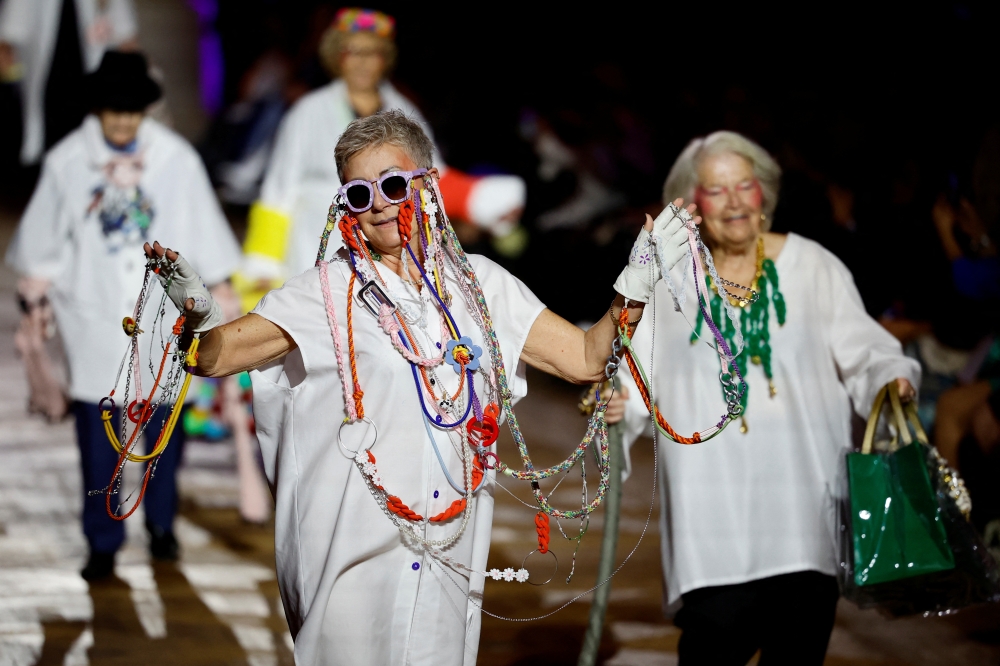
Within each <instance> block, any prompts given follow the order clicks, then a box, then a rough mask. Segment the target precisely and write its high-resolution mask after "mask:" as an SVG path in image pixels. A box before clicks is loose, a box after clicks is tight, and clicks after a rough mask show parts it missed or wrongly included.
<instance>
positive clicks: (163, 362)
mask: <svg viewBox="0 0 1000 666" xmlns="http://www.w3.org/2000/svg"><path fill="white" fill-rule="evenodd" d="M155 275H160V276H162V277H163V279H164V281H165V284H164V285H163V288H162V290H161V291H162V294H161V296H160V299H159V302H158V303H157V307H156V312H155V314H154V316H153V322H152V324H151V326H150V330H149V332H148V333H146V332H145V331H143V330H142V329H141V328H139V322H141V321H142V320H143V314H144V313H145V311H146V309H147V306H148V305H149V302H150V300H151V294H152V286H153V284H154V283H155V282H157V280H155V279H151V278H153V276H155ZM173 276H174V264H173V262H171V261H170V260H168V259H166V258H165V257H163V258H152V259H149V260H148V261H147V262H146V272H145V275H144V276H143V281H142V289H141V290H140V292H139V298H138V299H137V300H136V304H135V309H134V310H133V313H132V316H130V317H125V318H124V319H123V320H122V329H123V330H124V332H125V335H126V336H128V338H129V341H128V348H127V349H126V352H125V355H124V357H123V358H122V362H121V364H120V365H119V366H118V373H117V374H116V376H115V384H114V388H113V389H112V390H111V392H110V393H109V394H108V395H107V396H106V397H105V398H103V399H102V400H101V403H100V406H99V408H100V412H101V420H102V421H103V423H104V432H105V434H106V435H107V437H108V441H109V442H110V443H111V445H112V446H113V447H114V449H115V451H117V452H118V462H117V464H116V465H115V470H114V472H113V474H112V475H111V481H110V483H109V484H108V485H107V486H106V487H105V488H102V489H100V490H93V491H90V492H89V494H90V495H99V494H104V495H105V496H106V502H105V508H106V510H107V512H108V515H109V516H110V517H111V518H113V519H114V520H125V519H126V518H128V517H129V516H131V515H132V514H133V513H135V511H136V509H138V508H139V504H140V503H141V502H142V498H143V497H144V496H145V494H146V487H147V486H148V484H149V480H150V479H151V478H152V477H153V474H155V470H156V463H157V461H158V460H159V457H160V455H162V454H163V452H164V450H166V448H167V445H168V444H169V443H170V437H171V435H172V434H173V432H174V428H175V427H176V426H177V421H178V420H179V418H180V415H181V411H182V409H183V407H184V398H185V396H186V395H187V391H188V387H189V386H190V384H191V374H190V373H189V372H185V370H186V369H188V368H192V367H194V366H195V365H196V364H197V358H198V337H197V336H195V337H194V338H193V339H192V340H191V343H190V345H189V346H188V349H187V350H184V349H181V347H180V341H181V337H182V335H183V333H184V322H185V317H184V315H183V314H181V315H179V316H178V317H177V319H176V320H175V321H174V323H173V325H169V324H168V323H167V319H166V316H167V302H168V297H167V290H168V289H169V286H170V282H171V281H172V279H173ZM143 334H146V335H147V336H148V339H149V349H148V355H147V359H146V362H147V364H148V369H149V371H150V373H151V374H152V376H153V377H154V378H155V379H154V381H153V385H152V386H151V387H150V389H149V391H148V392H144V391H143V389H142V374H143V367H142V359H141V355H140V351H141V345H140V336H141V335H143ZM157 341H158V342H159V344H158V346H159V362H158V363H156V362H155V361H154V359H155V358H156V353H155V351H154V348H155V347H156V346H157ZM123 375H124V387H123V389H124V390H123V391H122V393H120V394H118V396H119V399H120V400H121V403H122V410H121V420H120V424H119V429H118V432H116V431H115V426H114V424H113V423H112V421H113V420H114V411H115V409H116V402H115V395H116V392H117V391H118V389H119V387H122V384H123ZM165 406H170V409H169V411H168V412H167V413H166V415H165V416H164V417H163V418H162V419H161V421H160V423H159V424H154V431H155V430H156V429H157V428H158V429H159V433H158V434H157V436H156V440H155V443H154V445H153V446H152V450H151V451H150V452H149V453H148V454H145V455H142V454H139V453H137V452H136V450H135V449H136V445H137V444H138V443H139V440H140V439H141V438H142V436H143V435H144V434H146V431H147V429H148V428H149V426H150V425H151V424H153V422H154V421H155V420H156V419H155V415H156V414H157V412H158V410H159V409H160V408H161V407H165ZM130 462H135V463H143V462H145V463H148V464H147V465H146V470H145V472H144V473H143V476H142V484H141V486H140V488H139V491H138V497H136V499H135V502H133V504H132V506H131V508H129V509H128V510H127V511H125V512H124V513H122V511H123V509H124V506H125V504H126V503H127V502H128V501H129V500H130V499H131V497H132V493H130V494H129V495H128V496H126V497H125V498H123V499H122V500H121V501H120V502H119V503H118V504H117V505H115V506H113V505H112V495H119V493H120V491H121V486H122V483H123V480H124V473H125V466H126V464H127V463H130Z"/></svg>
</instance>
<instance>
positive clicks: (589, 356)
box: [521, 294, 646, 384]
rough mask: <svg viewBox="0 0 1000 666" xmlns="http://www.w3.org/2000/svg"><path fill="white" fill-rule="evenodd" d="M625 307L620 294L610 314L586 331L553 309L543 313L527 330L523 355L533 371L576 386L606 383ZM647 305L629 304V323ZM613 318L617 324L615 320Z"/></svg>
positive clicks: (635, 318) (637, 317)
mask: <svg viewBox="0 0 1000 666" xmlns="http://www.w3.org/2000/svg"><path fill="white" fill-rule="evenodd" d="M623 305H625V297H624V296H622V295H621V294H618V296H617V297H616V298H615V301H614V304H613V305H612V306H611V313H610V314H605V315H604V316H603V317H601V319H600V321H598V322H597V323H596V324H594V325H593V326H591V327H590V328H589V329H588V330H587V331H586V332H584V331H583V329H581V328H578V327H577V326H574V325H573V324H571V323H569V322H568V321H566V320H565V319H563V318H562V317H560V316H559V315H557V314H556V313H554V312H552V310H548V309H546V310H542V313H541V314H540V315H538V318H537V319H535V323H534V324H532V325H531V330H530V331H528V338H527V340H525V342H524V351H523V352H521V354H522V356H523V357H524V360H525V362H526V363H527V364H528V365H530V366H531V367H533V368H538V369H539V370H543V371H545V372H547V373H549V374H550V375H555V376H556V377H561V378H562V379H565V380H566V381H569V382H573V383H575V384H589V383H592V382H597V381H603V380H604V366H605V364H606V363H607V361H608V356H610V355H611V344H612V342H613V341H614V339H615V338H616V337H617V336H618V326H617V323H616V322H617V321H618V315H619V314H620V313H621V310H622V306H623ZM645 305H646V304H645V303H635V302H630V303H629V308H628V311H629V316H628V317H629V321H632V322H635V321H638V319H639V317H641V316H642V308H643V307H644V306H645ZM612 317H614V321H612V319H611V318H612Z"/></svg>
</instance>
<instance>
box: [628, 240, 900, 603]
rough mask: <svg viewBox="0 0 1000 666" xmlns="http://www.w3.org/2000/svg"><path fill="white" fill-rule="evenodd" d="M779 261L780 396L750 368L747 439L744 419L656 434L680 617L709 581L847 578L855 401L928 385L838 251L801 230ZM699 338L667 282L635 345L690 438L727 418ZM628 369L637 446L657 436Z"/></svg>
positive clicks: (666, 566)
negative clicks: (838, 533)
mask: <svg viewBox="0 0 1000 666" xmlns="http://www.w3.org/2000/svg"><path fill="white" fill-rule="evenodd" d="M775 267H776V268H777V271H778V278H779V282H780V287H781V291H782V293H783V294H784V296H785V301H786V303H787V306H788V313H787V321H786V323H785V325H784V326H778V323H777V318H776V317H775V315H774V312H773V310H772V312H771V318H770V325H769V330H770V334H771V350H772V352H771V354H772V369H773V374H774V385H775V388H776V389H777V395H776V396H775V397H773V398H771V397H769V394H768V393H769V392H768V384H767V379H766V377H765V376H764V372H763V370H762V369H761V367H760V366H759V365H754V364H752V363H749V364H748V366H749V370H748V373H747V375H748V376H747V378H746V379H747V383H748V384H749V386H750V395H749V402H748V405H747V411H746V420H747V424H748V426H749V431H748V432H747V433H746V434H742V433H740V430H739V425H740V423H739V421H738V420H737V421H736V422H735V423H733V424H732V425H730V426H729V428H728V429H727V430H726V431H725V432H723V433H722V434H721V435H720V436H718V437H716V438H715V439H712V440H710V441H707V442H704V443H702V444H695V445H687V446H686V445H681V444H675V443H673V442H670V441H668V440H666V439H665V438H663V437H662V436H658V439H657V441H658V442H659V446H660V448H659V451H660V461H661V469H660V476H659V479H660V481H661V482H662V488H661V500H662V506H661V512H660V533H661V535H662V543H663V554H662V557H663V571H664V578H665V587H666V598H665V605H667V606H669V607H671V608H672V609H675V608H677V607H678V601H679V597H680V595H681V594H684V593H686V592H689V591H691V590H695V589H699V588H702V587H709V586H715V585H729V584H735V583H743V582H747V581H751V580H756V579H759V578H765V577H768V576H776V575H780V574H786V573H792V572H796V571H819V572H822V573H825V574H830V575H835V574H836V572H837V568H836V567H837V548H836V540H835V526H836V519H835V518H836V514H835V512H836V507H837V496H838V493H840V492H841V487H840V483H841V482H842V480H843V478H844V477H843V474H844V454H845V453H847V451H848V449H849V447H850V446H851V410H852V405H853V409H854V411H856V412H857V413H858V414H860V415H862V416H865V417H867V414H868V410H869V409H870V406H871V403H872V400H873V399H874V397H875V394H876V392H877V391H878V389H879V388H880V387H881V386H883V385H884V384H886V383H888V382H890V381H892V380H893V379H895V378H897V377H905V378H907V379H909V380H910V382H911V383H912V384H913V385H914V386H917V385H919V379H920V369H919V366H918V364H917V362H916V361H914V360H912V359H909V358H907V357H905V356H904V355H903V352H902V349H901V348H900V345H899V342H897V341H896V339H895V338H894V337H892V336H891V335H890V334H889V333H888V332H887V331H886V330H885V329H884V328H882V327H881V326H879V325H878V323H877V322H875V320H873V319H872V318H871V317H870V316H868V314H867V312H865V309H864V306H863V304H862V302H861V297H860V295H859V294H858V291H857V288H856V287H855V286H854V281H853V279H852V278H851V274H850V272H849V271H848V270H847V268H846V267H845V266H844V265H843V264H842V263H841V262H840V261H839V260H838V259H837V258H836V257H835V256H834V255H833V254H831V253H830V252H828V251H827V250H825V249H823V248H822V247H821V246H820V245H819V244H817V243H815V242H813V241H811V240H807V239H805V238H803V237H801V236H797V235H795V234H789V236H788V240H787V242H786V243H785V246H784V248H783V250H782V252H781V254H780V255H779V256H778V258H777V260H776V261H775ZM679 270H680V269H679V268H676V269H675V273H674V278H675V282H676V283H677V284H679V283H680V278H681V274H680V272H679ZM687 284H688V289H687V292H688V298H687V303H686V305H685V306H684V311H685V312H688V313H693V312H696V308H697V305H696V303H695V300H694V296H693V294H692V292H693V289H691V288H690V287H691V278H690V277H688V280H687ZM654 315H655V322H656V340H655V345H653V349H652V352H654V353H655V358H654V360H653V362H652V363H650V353H651V346H650V342H651V340H650V337H651V336H650V333H651V330H652V327H653V321H654ZM702 330H703V332H704V335H706V336H709V339H710V336H711V333H710V331H709V330H708V328H707V327H703V329H702ZM690 336H691V326H690V324H689V323H688V322H687V321H686V320H685V318H684V317H681V316H680V315H678V314H677V313H675V312H674V311H673V304H672V301H671V298H670V293H669V291H668V290H667V287H666V284H665V283H664V282H662V281H661V282H660V283H659V284H658V285H657V288H656V300H655V311H654V309H653V308H651V307H649V306H647V307H646V311H645V314H644V316H643V318H642V322H641V323H640V325H639V327H638V330H637V331H636V334H635V338H634V343H635V348H636V350H637V353H638V356H639V359H640V361H641V363H642V364H643V366H644V367H645V368H646V369H647V373H648V375H649V376H650V377H652V380H651V381H652V382H653V395H654V398H655V400H656V402H657V404H659V407H660V411H661V412H662V413H663V415H664V417H665V418H666V419H667V420H668V421H669V422H670V424H671V425H672V426H673V427H674V428H675V429H676V430H677V431H678V432H680V433H681V434H685V435H688V434H690V433H691V432H693V431H695V430H699V429H702V428H705V427H708V426H709V425H711V424H714V423H716V422H717V421H718V419H719V416H720V415H721V414H723V413H724V412H725V403H724V401H723V398H722V391H721V389H720V387H719V377H718V375H719V362H718V357H717V355H716V354H715V352H714V351H713V350H712V349H710V348H709V347H707V346H706V345H704V344H701V343H700V342H699V343H697V344H692V343H691V342H690V341H689V340H690ZM625 367H626V366H625V365H624V364H623V365H622V368H625ZM621 374H622V376H623V377H624V381H625V385H626V386H628V387H629V390H630V392H631V393H630V396H629V402H628V407H627V412H626V419H625V422H626V427H627V434H626V443H627V444H629V445H631V444H632V443H633V442H634V441H635V439H636V438H637V437H639V435H640V434H643V433H644V434H646V435H647V436H648V435H650V434H651V423H650V418H649V414H648V412H646V410H645V407H644V406H643V403H642V399H641V398H640V397H639V393H638V391H637V390H636V389H635V386H634V384H633V383H632V379H631V377H630V376H628V375H629V373H628V372H622V373H621Z"/></svg>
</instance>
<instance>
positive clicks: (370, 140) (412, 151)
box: [333, 109, 434, 182]
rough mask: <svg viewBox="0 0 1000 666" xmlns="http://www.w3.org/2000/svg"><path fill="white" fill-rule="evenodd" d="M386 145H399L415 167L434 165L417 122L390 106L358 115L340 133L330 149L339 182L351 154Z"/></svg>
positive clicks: (429, 146) (428, 145)
mask: <svg viewBox="0 0 1000 666" xmlns="http://www.w3.org/2000/svg"><path fill="white" fill-rule="evenodd" d="M385 144H389V145H391V146H396V147H398V148H402V149H403V150H404V151H405V152H406V154H407V155H409V156H410V159H411V160H413V161H414V162H415V163H416V165H417V166H418V167H421V168H423V169H430V168H432V167H433V166H434V145H433V144H431V140H430V139H429V138H427V133H426V132H424V129H423V128H422V127H421V126H420V123H418V122H416V121H415V120H413V119H412V118H408V117H407V116H406V114H405V113H403V112H402V111H400V110H398V109H390V110H388V111H379V112H378V113H376V114H375V115H373V116H368V117H367V118H358V119H357V120H355V121H353V122H352V123H351V124H350V125H348V126H347V129H345V130H344V133H343V134H341V135H340V139H339V140H338V141H337V147H336V149H334V151H333V156H334V159H336V161H337V176H339V177H340V181H341V182H343V181H344V166H345V165H346V164H347V162H348V161H350V159H351V158H352V157H354V156H355V155H357V154H358V153H360V152H362V151H364V150H367V149H369V148H377V147H379V146H382V145H385Z"/></svg>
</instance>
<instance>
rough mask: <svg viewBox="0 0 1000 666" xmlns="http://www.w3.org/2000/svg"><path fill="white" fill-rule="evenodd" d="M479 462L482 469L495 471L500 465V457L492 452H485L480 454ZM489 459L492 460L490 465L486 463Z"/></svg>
mask: <svg viewBox="0 0 1000 666" xmlns="http://www.w3.org/2000/svg"><path fill="white" fill-rule="evenodd" d="M479 456H480V460H482V462H483V467H485V468H486V469H496V468H497V465H499V464H500V456H498V455H497V454H495V453H493V452H492V451H486V452H485V453H480V454H479ZM490 458H493V464H492V465H491V464H490V463H489V462H487V461H488V460H489V459H490Z"/></svg>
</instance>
